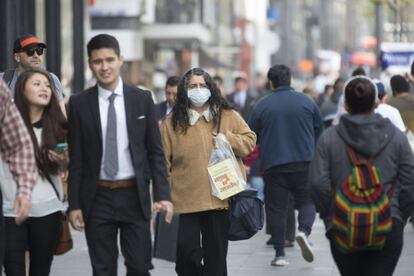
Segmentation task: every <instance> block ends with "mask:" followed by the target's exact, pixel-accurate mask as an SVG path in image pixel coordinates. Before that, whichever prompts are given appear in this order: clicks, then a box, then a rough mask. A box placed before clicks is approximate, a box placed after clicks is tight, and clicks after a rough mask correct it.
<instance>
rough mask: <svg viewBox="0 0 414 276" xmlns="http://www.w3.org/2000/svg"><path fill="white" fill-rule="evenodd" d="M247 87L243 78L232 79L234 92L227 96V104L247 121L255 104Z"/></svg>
mask: <svg viewBox="0 0 414 276" xmlns="http://www.w3.org/2000/svg"><path fill="white" fill-rule="evenodd" d="M248 88H249V85H248V83H247V79H246V78H245V77H244V76H239V77H236V78H235V79H234V91H233V92H232V93H231V94H229V95H228V96H227V100H228V102H229V103H230V104H231V105H232V106H233V107H234V109H235V110H237V111H238V112H240V114H241V115H242V117H243V118H244V119H245V120H247V118H248V117H249V115H250V112H251V111H252V107H253V105H254V103H255V102H256V100H255V98H254V97H253V96H251V95H250V92H249V89H248Z"/></svg>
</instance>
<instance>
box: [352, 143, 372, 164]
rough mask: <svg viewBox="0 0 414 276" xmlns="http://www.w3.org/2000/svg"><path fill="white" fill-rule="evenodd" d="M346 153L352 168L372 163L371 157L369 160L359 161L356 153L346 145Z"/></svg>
mask: <svg viewBox="0 0 414 276" xmlns="http://www.w3.org/2000/svg"><path fill="white" fill-rule="evenodd" d="M346 151H347V152H348V155H349V159H350V160H351V163H352V165H354V166H357V165H369V164H371V163H372V161H373V157H371V158H369V159H359V158H358V156H357V154H356V152H355V150H354V149H353V148H352V147H351V146H349V145H348V144H346Z"/></svg>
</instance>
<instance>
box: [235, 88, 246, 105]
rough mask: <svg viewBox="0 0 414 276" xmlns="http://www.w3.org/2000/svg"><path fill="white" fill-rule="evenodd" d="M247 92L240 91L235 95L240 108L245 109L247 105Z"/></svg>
mask: <svg viewBox="0 0 414 276" xmlns="http://www.w3.org/2000/svg"><path fill="white" fill-rule="evenodd" d="M246 97H247V91H246V90H243V91H239V92H236V94H234V102H235V103H236V104H237V105H238V106H239V107H240V108H243V107H244V104H245V103H246Z"/></svg>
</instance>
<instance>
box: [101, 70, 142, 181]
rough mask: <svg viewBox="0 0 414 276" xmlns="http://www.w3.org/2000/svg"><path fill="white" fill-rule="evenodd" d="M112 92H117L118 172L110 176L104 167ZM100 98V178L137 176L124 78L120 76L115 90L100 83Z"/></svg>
mask: <svg viewBox="0 0 414 276" xmlns="http://www.w3.org/2000/svg"><path fill="white" fill-rule="evenodd" d="M112 93H115V94H116V97H115V99H114V107H115V112H116V139H117V142H118V173H117V174H116V175H115V177H113V178H112V177H109V176H108V175H106V173H105V171H104V169H103V167H104V165H103V162H104V156H105V150H106V148H105V147H106V145H105V142H106V127H107V124H108V108H109V99H108V98H109V96H111V94H112ZM98 95H99V97H98V99H99V115H100V118H101V129H102V158H101V171H100V173H99V178H100V179H101V180H122V179H129V178H133V177H134V176H135V171H134V167H133V165H132V159H131V153H130V151H129V139H128V129H127V122H126V113H125V101H124V90H123V82H122V79H121V78H119V82H118V86H117V87H116V88H115V91H113V92H112V91H109V90H106V89H104V88H102V87H101V86H99V85H98Z"/></svg>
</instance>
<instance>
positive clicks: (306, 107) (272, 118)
mask: <svg viewBox="0 0 414 276" xmlns="http://www.w3.org/2000/svg"><path fill="white" fill-rule="evenodd" d="M249 126H250V128H251V129H252V130H253V131H254V132H256V135H257V143H258V144H259V145H260V154H259V157H260V160H261V161H262V166H263V169H264V170H266V169H269V168H271V167H274V166H280V165H284V164H289V163H296V162H310V161H311V160H312V157H313V152H314V148H315V144H316V140H317V138H318V137H319V135H320V133H321V131H322V118H321V114H320V111H319V108H318V107H317V105H316V104H315V102H313V101H312V100H311V99H310V98H309V97H308V96H306V95H303V94H302V93H299V92H295V91H294V90H293V88H291V87H288V86H283V87H279V88H278V89H276V90H275V91H273V93H272V94H270V95H269V96H267V97H264V98H263V99H262V100H260V101H259V102H258V103H257V104H256V106H255V107H254V109H253V112H252V114H251V117H250V119H249Z"/></svg>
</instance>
